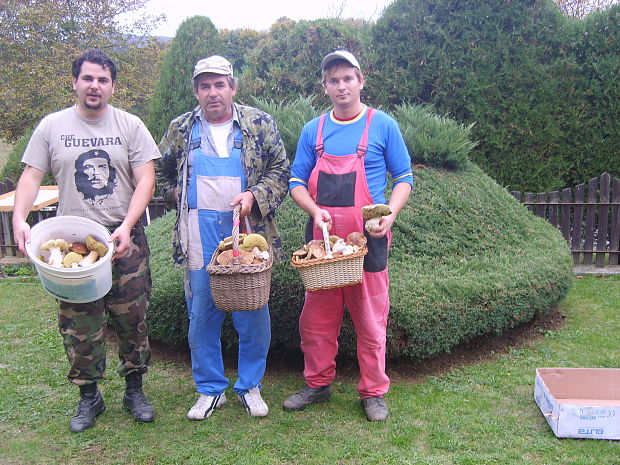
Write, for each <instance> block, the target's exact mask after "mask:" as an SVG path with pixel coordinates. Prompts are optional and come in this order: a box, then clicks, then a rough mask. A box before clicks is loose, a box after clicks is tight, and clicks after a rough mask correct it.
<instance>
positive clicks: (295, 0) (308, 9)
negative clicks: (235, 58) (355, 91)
mask: <svg viewBox="0 0 620 465" xmlns="http://www.w3.org/2000/svg"><path fill="white" fill-rule="evenodd" d="M392 1H393V0H309V1H308V3H306V1H305V0H301V1H300V0H262V1H261V0H237V1H229V2H226V1H224V2H221V3H220V2H214V1H208V0H207V1H205V0H203V1H200V0H198V1H196V0H149V1H148V3H147V5H146V7H147V9H148V12H149V13H151V14H160V13H164V14H165V15H166V17H167V20H166V21H165V22H164V23H162V24H161V25H160V26H159V27H158V28H157V29H155V32H154V33H155V35H158V36H164V37H174V35H175V32H176V30H177V28H178V27H179V25H180V24H181V23H182V22H183V21H184V20H185V19H187V18H189V17H192V16H196V15H201V16H207V17H209V18H210V19H211V21H212V22H213V24H214V25H215V27H217V28H218V29H244V28H249V29H254V30H255V31H267V30H268V29H269V27H270V26H271V25H272V24H273V23H275V22H276V20H278V18H281V17H283V16H286V17H287V18H289V19H294V20H297V21H298V20H300V19H307V20H312V19H318V18H335V17H340V18H360V19H365V20H373V21H374V20H376V19H377V18H378V17H379V16H380V15H381V12H382V11H383V9H384V8H385V7H386V6H388V5H389V4H390V3H392Z"/></svg>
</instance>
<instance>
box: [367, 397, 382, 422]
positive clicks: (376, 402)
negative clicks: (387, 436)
mask: <svg viewBox="0 0 620 465" xmlns="http://www.w3.org/2000/svg"><path fill="white" fill-rule="evenodd" d="M362 406H363V407H364V413H366V419H367V420H368V421H385V420H386V419H387V417H388V408H387V405H385V399H384V398H383V397H379V396H376V397H368V398H366V399H362Z"/></svg>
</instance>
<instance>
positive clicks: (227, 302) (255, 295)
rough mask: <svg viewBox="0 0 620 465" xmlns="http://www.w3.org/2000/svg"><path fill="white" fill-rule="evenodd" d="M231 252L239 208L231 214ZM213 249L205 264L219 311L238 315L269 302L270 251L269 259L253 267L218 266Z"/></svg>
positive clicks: (235, 245)
mask: <svg viewBox="0 0 620 465" xmlns="http://www.w3.org/2000/svg"><path fill="white" fill-rule="evenodd" d="M232 236H233V250H238V246H239V209H238V207H235V211H234V215H233V234H232ZM217 255H218V251H217V250H216V251H215V252H214V253H213V256H212V257H211V261H210V262H209V264H208V265H207V273H209V275H210V279H209V280H210V284H211V294H212V296H213V302H214V303H215V305H216V306H217V308H219V309H220V310H222V311H225V312H240V311H252V310H258V309H259V308H262V307H264V306H265V305H266V304H267V302H268V301H269V291H270V290H271V266H272V264H273V251H272V249H271V247H269V260H267V261H264V262H262V263H256V264H253V265H243V264H238V263H233V264H231V265H220V264H219V263H218V262H217Z"/></svg>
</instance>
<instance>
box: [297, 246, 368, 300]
mask: <svg viewBox="0 0 620 465" xmlns="http://www.w3.org/2000/svg"><path fill="white" fill-rule="evenodd" d="M367 252H368V249H367V248H366V247H364V248H362V249H360V250H359V251H357V252H355V253H352V254H351V255H341V256H339V257H334V258H322V259H320V260H312V261H308V262H294V261H293V259H292V258H291V265H293V267H294V268H297V271H299V275H300V276H301V280H302V281H303V283H304V287H305V288H306V291H310V292H312V291H321V290H325V289H335V288H337V287H345V286H351V285H352V284H359V283H361V282H362V271H363V270H364V256H365V255H366V253H367Z"/></svg>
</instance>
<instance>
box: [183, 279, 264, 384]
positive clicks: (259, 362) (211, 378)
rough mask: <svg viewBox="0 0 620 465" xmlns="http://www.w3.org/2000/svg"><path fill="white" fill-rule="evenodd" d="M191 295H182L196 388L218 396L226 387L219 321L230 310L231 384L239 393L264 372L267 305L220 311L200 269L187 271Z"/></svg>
mask: <svg viewBox="0 0 620 465" xmlns="http://www.w3.org/2000/svg"><path fill="white" fill-rule="evenodd" d="M187 273H188V275H189V284H190V289H191V297H187V296H186V301H187V309H188V314H189V334H188V342H189V347H190V350H191V357H192V375H193V376H194V382H195V383H196V389H197V391H198V392H200V393H201V394H205V395H208V396H216V395H220V394H222V393H223V392H224V390H225V389H226V388H227V387H228V386H229V381H228V378H226V376H225V375H224V361H223V359H222V344H221V341H220V338H221V334H222V324H223V322H224V318H225V317H226V314H227V313H231V315H232V319H233V325H234V327H235V330H236V331H237V334H238V336H239V355H238V362H237V371H238V377H237V381H236V382H235V385H234V386H233V388H234V390H235V392H236V393H237V394H239V395H243V394H245V393H246V392H247V391H249V390H250V389H252V388H253V387H255V386H258V387H259V388H260V382H261V379H262V378H263V376H264V374H265V367H266V365H267V353H268V352H269V344H270V342H271V321H270V317H269V308H268V306H267V305H265V306H264V307H262V308H260V309H258V310H254V311H249V312H223V311H221V310H220V309H219V308H217V307H216V306H215V304H214V303H213V298H212V296H211V288H210V286H209V273H207V272H206V271H205V270H204V269H202V270H197V271H192V270H190V271H188V272H187Z"/></svg>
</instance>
